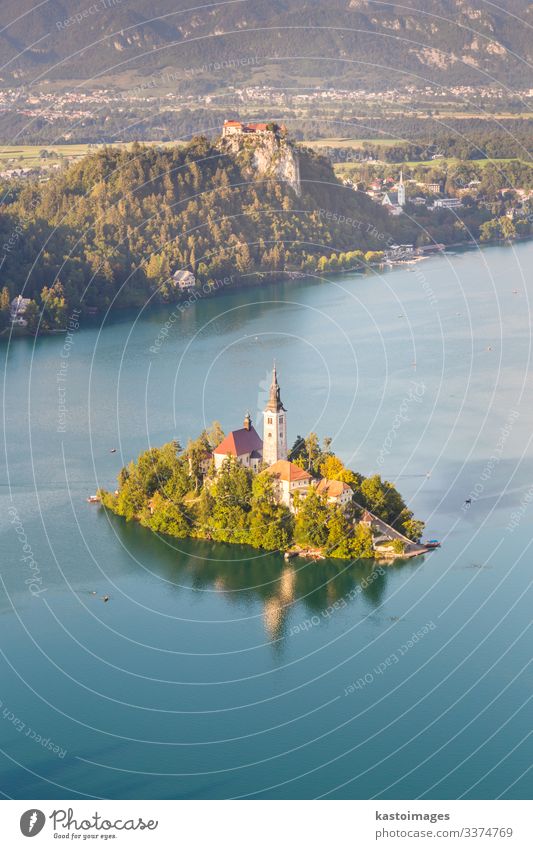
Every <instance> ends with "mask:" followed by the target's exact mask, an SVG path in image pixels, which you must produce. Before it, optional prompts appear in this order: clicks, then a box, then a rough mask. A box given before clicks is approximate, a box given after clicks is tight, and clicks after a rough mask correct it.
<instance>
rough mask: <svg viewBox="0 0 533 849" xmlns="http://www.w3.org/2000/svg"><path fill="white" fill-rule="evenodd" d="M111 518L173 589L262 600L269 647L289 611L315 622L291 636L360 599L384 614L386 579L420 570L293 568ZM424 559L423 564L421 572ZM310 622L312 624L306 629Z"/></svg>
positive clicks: (125, 541)
mask: <svg viewBox="0 0 533 849" xmlns="http://www.w3.org/2000/svg"><path fill="white" fill-rule="evenodd" d="M102 519H103V520H105V519H109V521H110V522H111V524H112V527H113V529H114V531H115V533H116V534H117V536H118V538H119V540H120V542H121V543H122V545H123V546H124V548H125V549H126V550H128V551H130V552H131V554H132V555H133V556H134V558H135V559H136V560H138V561H140V562H141V563H143V564H148V567H149V568H150V569H151V570H153V572H154V576H157V575H159V576H160V577H163V578H164V579H165V580H166V581H169V582H170V584H171V585H174V586H175V587H190V588H191V589H192V590H197V591H199V590H204V591H206V590H214V591H216V592H217V593H224V595H225V600H226V601H227V602H229V603H230V604H231V603H234V604H241V603H242V602H243V601H247V600H248V601H254V602H257V601H259V602H260V603H261V605H262V609H263V615H262V619H263V624H264V628H265V632H266V635H267V637H268V639H269V640H272V641H275V642H276V644H278V647H279V644H280V643H281V642H282V641H283V639H284V637H286V636H287V623H288V618H289V614H290V612H291V608H292V607H293V606H294V605H295V604H297V603H299V604H303V606H304V609H305V611H306V613H308V614H309V618H308V619H307V620H306V619H304V620H302V622H300V624H298V623H297V624H293V625H292V630H291V633H297V632H298V631H299V630H305V628H306V627H312V625H313V624H317V618H318V621H320V620H321V619H322V620H323V619H327V618H328V617H329V616H331V615H332V614H333V613H334V612H335V610H337V609H340V607H341V606H342V607H343V608H344V607H347V606H349V605H351V604H354V603H355V602H356V601H357V599H358V598H359V597H361V598H363V599H365V600H366V601H367V602H368V603H369V604H370V605H372V606H373V607H378V606H379V605H380V604H381V601H382V599H383V597H384V594H385V591H386V582H387V574H388V573H390V572H391V571H392V570H395V571H396V570H399V569H404V568H407V567H408V568H410V569H412V568H414V564H413V561H405V560H402V559H397V560H394V561H390V562H387V564H386V565H383V564H380V563H378V562H376V561H373V560H356V561H353V562H352V561H349V560H319V561H316V560H306V559H304V558H293V559H292V560H291V561H290V563H287V562H286V561H285V560H284V558H283V556H282V555H281V554H279V553H273V552H261V551H258V550H256V549H251V548H248V547H247V546H240V545H239V546H234V545H227V544H225V543H211V542H204V541H201V540H190V539H187V540H181V539H180V540H177V539H173V538H168V537H162V536H158V535H157V534H154V533H153V532H152V531H149V530H147V529H146V528H143V527H141V526H140V525H137V524H135V523H127V522H125V521H124V520H123V519H121V518H119V517H117V516H115V515H114V514H112V513H109V514H105V513H104V511H103V510H102ZM423 560H424V558H423V557H420V558H418V560H417V564H418V565H422V563H423ZM306 623H307V625H306Z"/></svg>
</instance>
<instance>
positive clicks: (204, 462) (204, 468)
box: [188, 451, 213, 476]
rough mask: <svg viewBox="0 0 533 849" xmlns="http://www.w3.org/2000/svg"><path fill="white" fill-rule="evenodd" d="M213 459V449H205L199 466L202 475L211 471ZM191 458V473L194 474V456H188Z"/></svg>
mask: <svg viewBox="0 0 533 849" xmlns="http://www.w3.org/2000/svg"><path fill="white" fill-rule="evenodd" d="M212 459H213V454H212V452H211V451H204V452H203V454H202V455H201V457H199V464H198V465H199V467H200V472H201V474H202V475H204V476H205V475H207V473H208V472H209V466H210V465H211V461H212ZM188 460H189V474H190V475H192V472H193V459H192V457H189V458H188Z"/></svg>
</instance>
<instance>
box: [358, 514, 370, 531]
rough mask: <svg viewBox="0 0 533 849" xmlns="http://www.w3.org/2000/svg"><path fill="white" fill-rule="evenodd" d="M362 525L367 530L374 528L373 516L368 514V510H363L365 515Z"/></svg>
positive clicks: (361, 520)
mask: <svg viewBox="0 0 533 849" xmlns="http://www.w3.org/2000/svg"><path fill="white" fill-rule="evenodd" d="M360 524H361V525H364V526H365V527H366V528H371V527H372V514H371V513H369V512H368V510H363V514H362V516H361V519H360Z"/></svg>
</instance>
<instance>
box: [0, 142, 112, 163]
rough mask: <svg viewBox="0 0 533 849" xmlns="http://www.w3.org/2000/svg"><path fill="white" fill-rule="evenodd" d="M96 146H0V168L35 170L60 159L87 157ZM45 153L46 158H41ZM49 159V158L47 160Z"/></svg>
mask: <svg viewBox="0 0 533 849" xmlns="http://www.w3.org/2000/svg"><path fill="white" fill-rule="evenodd" d="M95 147H97V145H89V144H49V145H45V144H41V145H2V146H1V147H0V166H1V167H2V168H6V167H9V166H13V167H17V168H20V167H22V168H37V167H42V166H44V165H46V164H48V163H49V164H52V163H53V162H57V161H58V160H59V159H60V158H65V159H68V160H69V161H74V160H76V159H81V158H82V157H83V156H87V154H88V153H89V151H90V150H94V148H95ZM42 151H46V152H47V154H48V156H47V157H45V158H43V157H41V152H42ZM48 157H50V158H48Z"/></svg>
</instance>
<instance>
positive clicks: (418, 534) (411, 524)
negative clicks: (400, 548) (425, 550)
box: [403, 519, 425, 542]
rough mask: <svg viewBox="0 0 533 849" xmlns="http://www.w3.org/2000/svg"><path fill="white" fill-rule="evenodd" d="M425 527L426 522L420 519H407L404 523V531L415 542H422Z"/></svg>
mask: <svg viewBox="0 0 533 849" xmlns="http://www.w3.org/2000/svg"><path fill="white" fill-rule="evenodd" d="M424 527H425V523H424V522H422V521H421V520H420V519H407V520H406V521H405V522H404V523H403V532H404V534H405V536H406V537H409V539H412V540H413V541H414V542H420V540H421V538H422V534H423V533H424Z"/></svg>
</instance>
